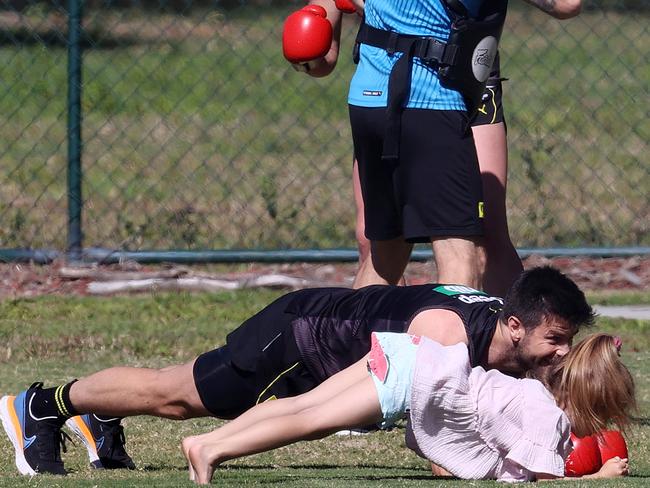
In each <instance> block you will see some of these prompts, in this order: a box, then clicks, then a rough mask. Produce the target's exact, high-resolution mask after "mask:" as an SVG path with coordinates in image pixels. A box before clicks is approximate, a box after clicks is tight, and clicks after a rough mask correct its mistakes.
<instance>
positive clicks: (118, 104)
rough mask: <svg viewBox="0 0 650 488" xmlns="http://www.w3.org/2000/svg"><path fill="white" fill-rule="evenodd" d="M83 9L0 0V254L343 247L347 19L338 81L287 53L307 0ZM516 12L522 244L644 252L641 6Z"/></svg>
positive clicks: (515, 160) (514, 172) (510, 61)
mask: <svg viewBox="0 0 650 488" xmlns="http://www.w3.org/2000/svg"><path fill="white" fill-rule="evenodd" d="M79 2H81V0H71V2H70V3H69V4H65V3H60V2H59V1H58V0H55V1H48V2H38V1H34V0H0V56H1V61H0V73H1V75H0V140H1V141H2V142H1V143H0V179H1V183H0V218H1V219H2V226H0V248H2V249H4V250H8V249H31V250H38V249H41V250H43V249H45V250H55V251H60V252H65V251H66V250H68V249H69V247H70V246H71V245H72V246H74V245H75V242H76V244H80V243H81V244H82V245H83V247H84V248H102V249H109V250H114V251H144V250H153V251H156V250H158V251H171V250H185V251H200V250H282V249H293V250H300V249H336V248H354V247H355V240H354V205H353V200H352V186H351V170H352V141H351V136H350V131H349V124H348V117H347V104H346V97H347V88H348V82H349V80H350V78H351V76H352V73H353V69H354V66H353V63H352V61H351V56H350V52H351V49H352V44H353V38H354V34H355V33H356V28H357V22H358V19H357V17H356V16H355V15H348V16H346V18H345V21H344V26H343V41H342V51H341V57H340V61H339V63H338V66H337V68H336V70H335V72H334V73H333V74H332V75H330V76H329V77H326V78H322V79H314V78H310V77H308V76H305V75H304V74H302V73H297V72H296V71H294V70H293V69H291V67H290V66H289V64H288V63H287V62H286V61H285V60H284V58H283V57H282V49H281V31H282V24H283V21H284V19H285V18H286V16H287V15H288V14H289V13H290V12H291V11H293V10H296V9H297V8H300V7H301V6H302V5H303V3H302V2H277V1H273V0H254V1H244V0H241V1H237V0H229V1H214V2H208V1H199V2H196V1H192V0H170V1H164V0H159V1H149V0H144V1H132V0H115V1H100V0H92V1H90V0H89V1H86V2H85V3H83V4H81V3H79ZM510 3H511V8H510V11H509V14H508V21H507V23H506V27H505V29H504V35H503V39H502V45H501V52H502V72H503V75H504V76H506V77H507V78H508V81H507V82H506V83H505V85H504V106H505V111H506V118H507V125H508V139H509V151H510V168H509V183H508V212H509V219H510V230H511V234H512V238H513V241H514V243H515V245H516V246H517V247H519V248H542V249H543V248H557V247H560V248H577V247H581V248H599V247H601V248H602V247H606V248H622V247H633V248H635V247H644V246H649V245H650V236H649V232H648V228H649V219H648V213H649V212H648V209H649V205H648V195H650V185H649V165H648V153H649V151H648V149H649V148H648V140H649V139H650V116H649V115H650V114H649V108H650V96H649V89H650V36H649V29H650V28H649V26H650V4H648V2H647V0H638V1H633V0H629V1H624V0H611V1H610V0H604V1H592V2H589V5H588V7H589V8H587V9H583V12H582V13H581V14H580V15H579V16H578V17H576V18H574V19H571V20H565V21H559V20H556V19H553V18H551V17H549V16H547V15H545V14H544V13H542V12H539V11H537V10H536V9H534V8H533V7H530V6H528V5H525V4H523V2H519V1H518V0H512V1H511V2H510ZM75 9H76V10H75ZM69 12H71V13H72V14H75V12H76V14H78V15H80V18H81V29H80V30H77V31H75V30H74V26H73V24H74V22H73V21H74V19H72V21H71V19H70V16H69ZM73 17H74V15H73ZM71 26H72V27H71ZM75 36H76V37H75ZM75 39H76V40H78V41H79V42H78V44H77V45H78V47H79V53H80V57H79V59H78V60H75V54H74V53H75V51H74V50H71V49H70V45H71V42H70V41H75ZM76 62H79V65H78V66H77V68H78V69H80V71H79V73H80V79H78V78H75V76H74V69H75V63H76ZM75 92H76V93H78V94H79V96H80V99H79V100H78V102H79V103H80V105H78V106H76V107H75V105H74V93H75ZM77 114H78V115H80V116H81V119H80V121H81V124H80V125H79V126H75V123H74V120H75V116H76V115H77ZM75 133H76V134H77V135H80V137H81V138H80V140H78V141H77V142H76V143H75V137H74V136H75ZM75 144H76V145H75ZM75 158H76V159H78V160H79V161H80V162H81V172H80V173H75V172H74V171H73V172H72V174H70V173H69V167H70V163H71V160H72V161H74V159H75ZM75 178H80V183H81V188H82V192H81V195H76V196H75V195H72V196H70V194H69V193H68V189H69V187H70V186H71V184H72V186H74V183H75V181H74V180H75ZM75 198H76V199H77V200H75ZM75 204H79V205H80V206H79V211H78V214H75V213H74V206H75ZM70 212H71V213H70ZM71 222H73V223H75V222H76V223H77V224H80V227H79V229H78V230H81V231H82V234H80V235H79V236H77V237H78V238H79V239H81V238H82V239H83V240H82V241H79V240H77V241H75V240H74V238H73V239H72V241H71V240H70V235H69V224H70V223H71ZM73 237H74V236H73Z"/></svg>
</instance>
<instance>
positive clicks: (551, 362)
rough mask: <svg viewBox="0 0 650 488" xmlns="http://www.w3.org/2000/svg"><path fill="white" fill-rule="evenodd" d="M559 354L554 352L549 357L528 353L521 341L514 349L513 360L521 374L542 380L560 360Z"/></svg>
mask: <svg viewBox="0 0 650 488" xmlns="http://www.w3.org/2000/svg"><path fill="white" fill-rule="evenodd" d="M560 359H561V358H560V356H558V355H557V354H554V355H553V356H550V357H535V356H533V355H532V354H530V350H529V348H528V347H527V344H526V343H525V342H521V343H520V344H519V347H518V348H517V349H515V361H516V363H517V367H518V368H520V371H521V375H522V376H526V377H528V378H537V379H539V380H541V381H544V380H545V379H546V378H547V377H548V375H549V373H550V371H551V369H552V368H553V366H555V365H556V364H557V363H558V361H559V360H560Z"/></svg>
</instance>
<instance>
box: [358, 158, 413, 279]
mask: <svg viewBox="0 0 650 488" xmlns="http://www.w3.org/2000/svg"><path fill="white" fill-rule="evenodd" d="M352 189H353V192H354V204H355V210H356V222H355V232H354V233H355V236H356V238H357V248H358V249H359V268H358V269H357V274H356V276H355V278H354V283H353V284H352V287H353V288H361V287H362V286H367V285H374V284H389V283H390V284H394V282H393V280H394V275H395V271H394V270H389V271H388V272H385V273H383V275H382V274H380V273H379V272H377V270H376V269H375V267H374V264H373V261H372V257H371V248H372V245H371V243H370V241H369V240H368V238H367V237H366V221H365V218H364V214H363V213H364V205H363V194H362V192H361V182H360V181H359V164H358V163H357V160H356V158H355V160H354V165H353V167H352ZM403 240H404V239H403V238H399V239H398V241H399V242H396V243H393V242H390V241H389V242H382V241H377V242H375V246H380V247H382V246H393V247H392V248H390V249H387V250H386V251H382V250H380V251H379V254H380V256H383V255H384V253H385V254H386V255H387V256H391V255H392V256H400V255H401V256H403V257H402V258H401V259H402V260H403V259H404V256H405V257H406V259H407V263H408V258H409V257H410V255H411V248H412V246H411V245H410V244H406V245H403ZM397 261H400V259H399V258H398V259H397ZM391 263H393V260H392V259H391ZM379 266H380V269H384V266H383V265H382V264H380V265H379ZM404 266H405V267H406V265H404ZM402 273H403V271H402ZM396 284H398V285H405V284H406V280H405V279H404V275H403V274H402V276H400V278H399V280H398V281H397V282H396Z"/></svg>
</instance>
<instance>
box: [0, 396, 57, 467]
mask: <svg viewBox="0 0 650 488" xmlns="http://www.w3.org/2000/svg"><path fill="white" fill-rule="evenodd" d="M42 386H43V383H34V384H33V385H32V386H30V387H29V389H27V390H26V391H22V392H20V393H19V394H18V395H17V396H9V395H7V396H3V397H2V398H1V399H0V417H1V418H2V426H3V427H4V429H5V432H6V433H7V436H8V437H9V440H10V441H11V443H12V444H13V445H14V449H15V451H16V467H18V471H20V474H28V475H32V476H33V475H35V474H38V473H51V474H62V475H64V474H66V471H65V468H64V467H63V461H61V447H63V451H64V452H65V450H66V448H65V441H64V438H68V439H69V438H70V437H68V435H67V434H64V433H63V432H62V431H61V421H60V420H59V419H58V417H43V418H36V417H34V415H33V414H32V410H31V402H32V399H33V397H34V394H35V393H36V391H38V390H40V389H41V388H42Z"/></svg>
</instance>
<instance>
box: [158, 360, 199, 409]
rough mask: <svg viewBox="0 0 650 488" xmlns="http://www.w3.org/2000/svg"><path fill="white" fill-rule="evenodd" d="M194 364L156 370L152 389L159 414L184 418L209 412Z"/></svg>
mask: <svg viewBox="0 0 650 488" xmlns="http://www.w3.org/2000/svg"><path fill="white" fill-rule="evenodd" d="M193 364H194V362H193V361H192V362H191V363H188V364H184V365H179V366H169V367H166V368H162V369H159V370H156V371H155V372H154V375H153V377H152V384H151V385H150V391H151V397H152V405H155V407H154V408H155V410H156V413H157V415H159V416H161V417H165V418H168V419H174V420H183V419H187V418H192V417H196V416H199V415H205V414H206V413H207V412H206V410H205V408H204V407H203V403H202V402H201V399H200V397H199V393H198V391H197V389H196V385H195V383H194V375H193Z"/></svg>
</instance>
